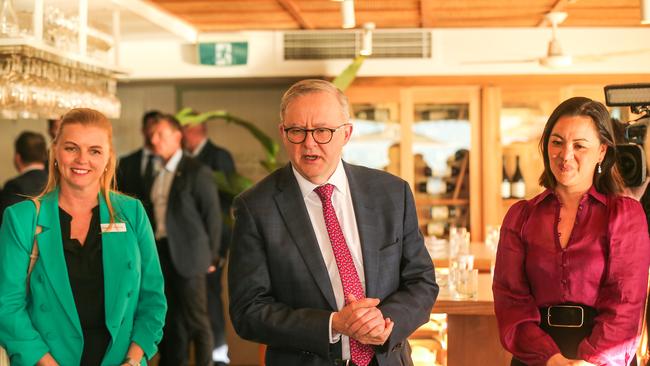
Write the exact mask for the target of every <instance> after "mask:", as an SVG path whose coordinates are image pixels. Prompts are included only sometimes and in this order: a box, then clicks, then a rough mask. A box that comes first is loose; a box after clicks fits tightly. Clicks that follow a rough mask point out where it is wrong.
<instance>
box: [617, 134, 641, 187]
mask: <svg viewBox="0 0 650 366" xmlns="http://www.w3.org/2000/svg"><path fill="white" fill-rule="evenodd" d="M616 149H617V150H618V169H619V170H620V173H621V176H622V177H623V181H624V182H625V185H626V186H628V187H636V186H639V185H641V184H642V183H643V181H644V180H645V176H646V169H645V168H646V167H645V153H644V151H643V148H642V147H641V146H640V145H637V144H621V145H617V146H616Z"/></svg>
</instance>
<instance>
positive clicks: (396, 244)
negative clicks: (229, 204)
mask: <svg viewBox="0 0 650 366" xmlns="http://www.w3.org/2000/svg"><path fill="white" fill-rule="evenodd" d="M344 166H345V172H346V175H347V178H348V182H349V186H350V192H351V195H352V203H353V206H354V211H355V216H356V221H357V226H358V229H359V236H360V240H361V250H362V255H363V263H364V272H365V279H366V296H368V297H373V298H379V299H380V300H381V303H380V305H379V309H380V310H381V312H382V313H383V315H384V317H390V318H391V319H392V320H393V321H394V322H395V327H394V328H393V331H392V333H391V335H390V337H389V338H388V340H387V341H386V343H385V344H384V345H383V346H380V347H375V355H376V358H377V361H378V363H379V365H382V366H387V365H391V366H393V365H403V364H410V362H411V360H410V356H408V354H407V346H406V345H405V339H406V338H407V337H408V336H409V335H410V334H411V333H413V332H414V331H415V330H416V329H417V328H418V327H419V326H420V325H422V324H424V323H425V322H427V321H428V320H429V314H430V312H431V309H432V307H433V304H434V302H435V299H436V297H437V294H438V286H437V285H436V283H435V276H434V271H433V264H432V261H431V258H430V257H429V254H428V253H427V251H426V249H425V247H424V243H423V239H422V236H421V234H420V232H419V230H418V222H417V216H416V211H415V205H414V201H413V195H412V193H411V190H410V188H409V186H408V184H407V183H406V182H405V181H403V180H402V179H400V178H397V177H395V176H392V175H390V174H388V173H385V172H382V171H378V170H374V169H368V168H364V167H360V166H355V165H350V164H346V163H344ZM233 207H234V210H235V227H234V231H233V245H232V246H231V249H230V250H231V252H230V263H229V272H228V283H229V291H230V316H231V319H232V322H233V325H234V327H235V330H236V331H237V333H238V334H239V335H240V336H241V337H242V338H244V339H248V340H252V341H255V342H259V343H264V344H267V345H268V348H267V353H266V363H267V365H269V366H274V365H314V366H316V365H319V366H320V365H323V366H324V365H331V364H332V360H333V359H336V358H340V357H341V356H340V354H341V346H340V342H339V343H337V344H334V345H330V343H329V318H330V314H331V313H332V312H333V311H336V309H337V307H336V301H335V298H334V292H333V290H332V286H331V283H330V278H329V276H328V273H327V270H326V267H325V263H324V261H323V258H322V255H321V252H320V248H319V246H318V242H317V240H316V236H315V234H314V230H313V227H312V224H311V222H310V219H309V216H308V213H307V208H306V206H305V203H304V200H303V198H302V194H301V192H300V188H299V186H298V182H297V181H296V179H295V176H294V175H293V172H292V169H291V166H290V165H287V166H286V167H284V168H281V169H279V170H277V171H275V172H274V173H272V174H271V175H269V176H268V177H266V178H265V179H264V180H262V181H261V182H259V183H258V184H257V185H255V186H254V187H253V188H251V189H250V190H248V191H246V192H244V193H242V194H241V195H240V196H238V197H237V198H235V201H234V203H233ZM403 345H404V346H403Z"/></svg>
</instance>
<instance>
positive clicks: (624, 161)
mask: <svg viewBox="0 0 650 366" xmlns="http://www.w3.org/2000/svg"><path fill="white" fill-rule="evenodd" d="M618 166H619V168H620V170H621V175H622V176H623V180H624V181H626V182H630V181H633V180H634V177H635V175H637V161H636V159H635V157H634V155H633V154H631V153H629V152H623V153H622V154H620V155H619V162H618Z"/></svg>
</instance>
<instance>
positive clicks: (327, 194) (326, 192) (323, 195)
mask: <svg viewBox="0 0 650 366" xmlns="http://www.w3.org/2000/svg"><path fill="white" fill-rule="evenodd" d="M314 192H316V194H317V195H318V197H320V200H321V202H323V203H325V202H330V199H331V198H332V192H334V185H332V184H329V183H327V184H323V185H322V186H320V187H316V188H314Z"/></svg>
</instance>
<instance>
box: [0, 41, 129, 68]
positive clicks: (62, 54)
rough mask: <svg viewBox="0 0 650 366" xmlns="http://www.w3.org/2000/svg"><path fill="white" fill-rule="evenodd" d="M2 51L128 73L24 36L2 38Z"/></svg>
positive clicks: (72, 65)
mask: <svg viewBox="0 0 650 366" xmlns="http://www.w3.org/2000/svg"><path fill="white" fill-rule="evenodd" d="M2 53H9V54H12V53H19V54H27V53H33V54H34V56H36V57H38V58H42V59H45V60H47V61H50V62H55V63H57V64H60V65H64V66H68V67H71V68H77V69H82V70H85V71H88V72H93V73H98V74H107V75H111V76H112V75H115V74H127V73H128V71H127V70H126V69H123V68H120V67H118V66H116V65H110V64H107V63H104V62H101V61H97V60H94V59H92V58H90V57H87V56H82V55H80V54H77V53H74V52H69V51H61V50H58V49H56V48H55V47H52V46H50V45H48V44H45V43H43V42H38V41H36V40H34V39H24V38H3V39H0V54H2Z"/></svg>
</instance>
